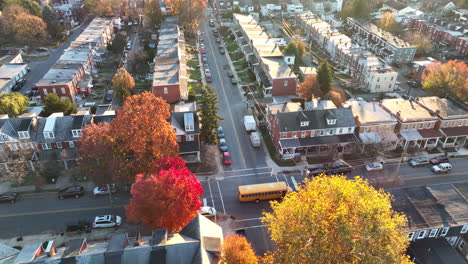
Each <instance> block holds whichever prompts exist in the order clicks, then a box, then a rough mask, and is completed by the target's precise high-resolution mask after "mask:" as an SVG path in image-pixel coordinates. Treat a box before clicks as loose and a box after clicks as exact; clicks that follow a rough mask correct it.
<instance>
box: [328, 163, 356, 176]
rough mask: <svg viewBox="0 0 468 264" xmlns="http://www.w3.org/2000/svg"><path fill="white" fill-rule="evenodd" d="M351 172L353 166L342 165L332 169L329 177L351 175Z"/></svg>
mask: <svg viewBox="0 0 468 264" xmlns="http://www.w3.org/2000/svg"><path fill="white" fill-rule="evenodd" d="M351 170H352V168H351V166H348V165H346V164H341V165H336V166H333V167H330V168H329V171H328V172H327V174H329V175H338V174H348V173H351Z"/></svg>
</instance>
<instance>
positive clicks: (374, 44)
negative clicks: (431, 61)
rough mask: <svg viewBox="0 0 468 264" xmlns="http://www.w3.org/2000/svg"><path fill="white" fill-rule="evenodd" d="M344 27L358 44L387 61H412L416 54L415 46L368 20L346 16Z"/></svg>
mask: <svg viewBox="0 0 468 264" xmlns="http://www.w3.org/2000/svg"><path fill="white" fill-rule="evenodd" d="M345 27H346V28H347V31H348V32H350V34H352V36H351V37H352V38H353V39H354V40H355V41H356V42H358V43H359V45H361V46H364V47H366V48H367V49H370V50H371V51H372V52H373V53H374V54H376V55H378V56H381V57H383V59H384V60H385V61H386V62H387V63H407V62H412V61H413V59H414V55H416V47H415V46H412V45H410V44H409V43H408V42H406V41H404V40H402V39H400V38H398V37H397V36H395V35H393V34H391V33H389V32H387V31H385V30H382V29H380V28H379V27H377V26H376V25H374V24H372V23H370V22H368V21H365V20H362V19H356V18H352V17H348V18H347V20H346V24H345Z"/></svg>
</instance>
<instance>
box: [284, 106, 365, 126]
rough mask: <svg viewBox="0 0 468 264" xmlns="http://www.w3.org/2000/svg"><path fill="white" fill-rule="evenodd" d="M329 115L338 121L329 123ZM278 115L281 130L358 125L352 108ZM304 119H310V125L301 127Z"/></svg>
mask: <svg viewBox="0 0 468 264" xmlns="http://www.w3.org/2000/svg"><path fill="white" fill-rule="evenodd" d="M327 116H328V117H333V116H335V117H336V123H335V124H333V125H329V124H328V123H327ZM277 117H278V123H279V131H280V132H288V131H301V130H312V129H325V128H338V127H355V126H356V123H355V122H354V117H353V112H352V110H351V109H350V108H336V109H327V110H308V111H298V112H287V113H278V114H277ZM302 121H309V125H307V126H303V127H301V122H302Z"/></svg>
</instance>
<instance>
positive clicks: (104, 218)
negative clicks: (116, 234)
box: [93, 215, 122, 228]
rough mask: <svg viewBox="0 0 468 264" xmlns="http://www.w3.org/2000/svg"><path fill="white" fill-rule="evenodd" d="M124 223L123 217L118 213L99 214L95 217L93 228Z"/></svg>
mask: <svg viewBox="0 0 468 264" xmlns="http://www.w3.org/2000/svg"><path fill="white" fill-rule="evenodd" d="M121 224H122V218H121V217H120V216H118V215H116V216H115V217H113V216H112V215H99V216H96V217H95V218H94V222H93V228H108V227H116V226H120V225H121Z"/></svg>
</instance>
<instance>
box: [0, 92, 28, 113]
mask: <svg viewBox="0 0 468 264" xmlns="http://www.w3.org/2000/svg"><path fill="white" fill-rule="evenodd" d="M28 105H29V98H27V97H26V96H24V95H22V94H20V93H16V92H11V93H2V94H0V114H7V115H8V116H9V117H10V118H14V117H17V116H19V115H21V114H22V113H24V112H26V110H27V107H28Z"/></svg>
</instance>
